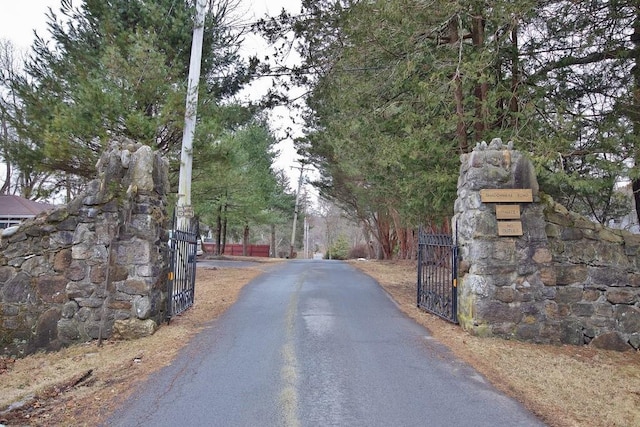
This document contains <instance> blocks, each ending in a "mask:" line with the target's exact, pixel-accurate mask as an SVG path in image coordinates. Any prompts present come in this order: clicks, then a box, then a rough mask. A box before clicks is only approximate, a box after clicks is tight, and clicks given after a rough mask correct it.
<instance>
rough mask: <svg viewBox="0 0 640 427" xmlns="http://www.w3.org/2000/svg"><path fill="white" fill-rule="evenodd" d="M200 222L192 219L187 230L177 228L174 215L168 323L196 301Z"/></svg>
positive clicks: (170, 240) (170, 237)
mask: <svg viewBox="0 0 640 427" xmlns="http://www.w3.org/2000/svg"><path fill="white" fill-rule="evenodd" d="M198 234H199V230H198V220H197V219H196V218H192V220H191V223H190V224H188V226H187V227H186V230H180V229H178V228H177V221H176V217H175V215H174V218H173V227H172V230H171V231H170V236H169V253H170V257H171V265H170V272H169V277H168V281H167V282H168V304H167V316H166V317H167V321H170V320H171V318H172V317H173V316H176V315H178V314H180V313H182V312H183V311H185V310H186V309H188V308H189V307H191V306H192V305H193V302H194V299H195V281H196V256H197V244H198Z"/></svg>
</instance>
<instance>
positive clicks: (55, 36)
mask: <svg viewBox="0 0 640 427" xmlns="http://www.w3.org/2000/svg"><path fill="white" fill-rule="evenodd" d="M75 4H77V3H75ZM233 4H234V3H233V1H232V0H217V1H215V2H212V3H211V4H210V6H209V8H208V10H207V15H206V20H205V27H206V28H205V39H204V43H203V44H204V47H203V61H202V73H201V75H202V80H201V91H202V97H201V98H202V99H203V100H204V101H203V102H215V101H218V100H220V99H222V98H224V97H227V96H229V95H232V94H234V93H236V92H237V91H238V89H239V88H240V87H241V85H242V84H243V83H244V82H246V81H247V77H248V74H249V73H250V70H249V65H248V64H245V63H243V61H242V60H241V59H240V58H239V56H238V53H237V51H238V48H239V37H240V35H239V34H238V33H237V32H235V30H234V29H233V28H231V27H229V26H227V25H226V23H227V20H228V15H229V13H230V12H231V10H230V7H231V6H232V5H233ZM194 9H195V8H194V6H193V2H187V1H184V0H179V1H174V0H154V1H141V0H134V1H130V0H116V1H111V2H103V1H97V0H85V1H82V2H81V4H80V6H77V7H74V3H72V2H71V1H70V0H63V1H62V4H61V7H60V14H61V15H62V17H61V18H59V16H58V15H57V14H56V13H54V12H53V11H50V13H49V15H48V17H49V23H48V25H49V33H50V36H51V42H48V41H45V39H43V38H41V37H38V38H36V41H35V43H34V45H33V51H32V54H31V57H30V59H29V60H28V61H27V63H26V65H25V69H26V75H25V76H16V78H15V79H13V80H12V82H11V87H12V89H13V90H14V91H15V93H16V94H17V96H18V98H19V100H20V103H19V104H18V105H17V106H16V107H17V108H16V111H15V114H14V115H13V117H12V125H13V126H14V127H15V129H16V130H17V131H18V133H19V135H20V137H21V140H22V141H23V142H24V143H25V144H26V145H27V149H28V151H30V156H31V157H32V158H33V161H34V163H38V164H40V165H42V167H45V168H46V169H48V170H51V171H64V172H68V173H70V174H73V175H78V176H82V177H92V176H93V174H94V165H95V162H96V158H97V156H98V155H99V153H100V152H101V151H102V150H103V147H104V144H105V143H106V141H108V140H110V139H113V138H116V137H118V136H124V137H128V138H131V139H133V140H135V141H138V142H142V143H145V144H148V145H151V146H153V147H154V148H157V149H159V150H162V151H163V152H165V153H167V154H175V152H176V151H178V149H179V142H180V141H181V134H182V126H183V121H184V99H185V91H186V81H187V74H188V67H189V55H190V46H191V37H192V31H193V19H192V16H193V14H194V12H195V10H194Z"/></svg>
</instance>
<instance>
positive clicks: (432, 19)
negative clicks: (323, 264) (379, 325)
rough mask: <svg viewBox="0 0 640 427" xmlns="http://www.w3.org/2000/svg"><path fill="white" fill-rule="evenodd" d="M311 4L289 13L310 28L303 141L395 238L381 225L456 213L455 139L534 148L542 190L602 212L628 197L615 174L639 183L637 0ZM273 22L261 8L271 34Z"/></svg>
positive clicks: (332, 188) (459, 144) (327, 174)
mask: <svg viewBox="0 0 640 427" xmlns="http://www.w3.org/2000/svg"><path fill="white" fill-rule="evenodd" d="M303 12H304V14H303V15H302V17H301V18H300V19H298V20H296V19H294V18H293V17H289V16H282V17H281V18H280V23H281V24H282V25H284V26H285V28H292V29H293V30H294V31H295V32H296V35H297V36H298V37H300V38H301V48H300V49H299V50H300V53H301V54H302V57H303V60H304V63H303V65H302V67H300V69H297V70H294V73H293V74H294V78H295V79H296V80H297V82H298V83H301V84H306V85H308V86H309V87H310V96H309V98H308V102H307V104H308V107H309V111H308V112H307V114H306V116H305V118H306V126H307V135H306V136H305V137H304V138H301V139H300V140H298V141H297V142H298V148H299V150H300V152H301V153H303V154H304V155H305V156H306V157H307V159H308V160H309V161H310V162H311V163H313V164H314V165H315V166H316V167H317V168H318V169H319V170H320V172H321V174H322V178H321V179H320V181H319V182H318V183H317V185H318V187H319V188H320V190H321V193H322V194H323V195H324V196H326V197H328V198H330V199H332V200H336V201H337V202H339V203H340V204H341V206H342V207H344V208H345V209H346V210H347V211H349V212H351V213H352V214H353V215H354V216H355V217H357V218H359V219H360V220H361V221H362V222H364V223H365V224H375V225H374V226H371V228H372V229H373V230H372V231H373V232H374V233H373V234H374V235H376V237H378V240H379V241H380V242H381V243H382V240H381V239H383V235H384V234H385V233H386V235H387V236H389V239H390V240H389V245H390V246H392V245H393V238H394V231H393V230H390V231H387V230H386V229H385V224H389V223H392V229H395V230H396V231H397V230H398V229H399V228H401V227H403V226H404V227H406V226H415V225H416V224H419V223H425V222H438V221H439V219H440V218H446V217H448V216H450V215H451V213H452V209H453V201H454V199H455V197H456V182H457V176H458V170H459V160H458V154H460V153H462V152H467V151H469V150H470V149H471V148H472V147H473V146H474V144H475V143H477V142H479V141H482V140H486V141H489V140H491V139H492V138H494V137H500V138H502V139H503V140H513V141H514V142H515V143H516V148H518V149H520V150H523V151H528V152H530V153H531V155H532V158H533V159H534V161H535V162H536V165H537V167H538V172H539V175H540V181H541V185H542V188H543V190H544V191H546V192H548V193H549V194H553V195H554V197H557V198H558V199H559V201H561V202H562V203H564V204H566V205H568V206H569V207H571V208H573V209H575V210H577V211H579V212H581V213H584V214H587V215H589V216H591V217H593V218H594V219H597V220H598V221H601V222H606V221H608V219H610V218H612V217H615V216H617V215H619V214H620V213H622V212H624V211H625V210H627V211H628V210H630V209H631V208H630V206H629V203H628V199H625V198H624V197H621V196H620V195H619V193H617V192H616V191H615V187H616V185H618V184H619V183H620V182H621V181H624V180H625V179H628V178H631V179H632V180H633V182H634V188H637V189H639V190H640V173H639V172H637V168H636V167H635V165H636V164H637V163H638V160H639V159H640V158H639V157H638V154H637V153H638V152H640V150H638V147H639V146H640V144H639V143H640V139H639V138H640V137H639V135H640V114H638V113H637V112H638V111H640V105H638V103H639V102H640V101H639V99H640V98H638V97H637V96H636V95H637V93H638V88H639V87H640V67H639V66H638V59H639V58H640V49H639V48H638V47H639V46H640V35H638V34H640V12H639V11H638V8H637V2H633V1H618V2H606V1H593V2H573V1H566V0H558V1H551V2H536V1H522V2H511V1H495V2H489V3H486V2H484V3H483V2H478V1H472V0H469V1H459V2H450V1H435V2H428V3H425V2H422V1H417V0H394V1H382V0H380V1H377V0H374V1H366V2H365V1H339V0H336V1H322V2H312V1H304V2H303ZM277 28H278V27H277V25H276V24H275V22H273V21H272V22H271V23H270V25H267V23H265V32H266V33H267V34H268V35H269V36H270V37H272V38H273V37H275V35H276V34H277V31H276V30H277ZM309 74H311V76H310V75H309ZM634 94H636V95H634ZM630 166H631V168H630ZM639 194H640V193H639ZM638 197H639V198H640V196H638ZM638 201H640V200H637V202H638ZM636 204H637V205H638V206H640V203H636ZM389 218H391V219H389ZM395 234H399V233H395ZM391 252H392V251H389V253H391Z"/></svg>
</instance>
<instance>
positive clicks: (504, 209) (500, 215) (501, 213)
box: [496, 205, 520, 219]
mask: <svg viewBox="0 0 640 427" xmlns="http://www.w3.org/2000/svg"><path fill="white" fill-rule="evenodd" d="M496 218H497V219H520V205H496Z"/></svg>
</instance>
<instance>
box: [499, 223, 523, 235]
mask: <svg viewBox="0 0 640 427" xmlns="http://www.w3.org/2000/svg"><path fill="white" fill-rule="evenodd" d="M498 236H522V222H520V221H498Z"/></svg>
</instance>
